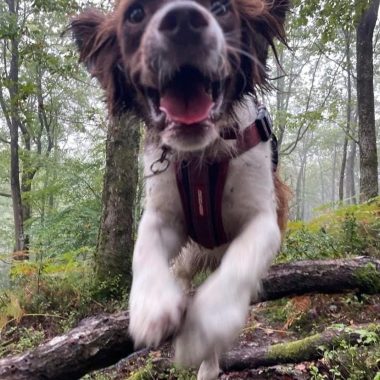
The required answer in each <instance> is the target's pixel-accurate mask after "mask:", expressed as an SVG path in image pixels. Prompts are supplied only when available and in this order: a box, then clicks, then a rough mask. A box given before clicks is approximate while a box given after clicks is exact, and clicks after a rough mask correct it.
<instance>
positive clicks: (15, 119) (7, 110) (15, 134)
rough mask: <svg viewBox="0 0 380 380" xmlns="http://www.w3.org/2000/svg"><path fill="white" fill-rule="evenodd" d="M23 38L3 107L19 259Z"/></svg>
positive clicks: (14, 52)
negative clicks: (20, 60)
mask: <svg viewBox="0 0 380 380" xmlns="http://www.w3.org/2000/svg"><path fill="white" fill-rule="evenodd" d="M7 4H8V12H9V15H10V16H11V17H13V18H14V19H15V21H14V22H15V23H16V22H17V19H18V2H17V1H16V0H9V1H8V2H7ZM19 43H20V40H19V36H18V35H17V34H15V35H14V36H13V37H12V39H11V40H10V63H9V72H8V75H6V76H5V79H6V80H7V86H6V87H7V89H8V92H9V106H7V105H6V100H5V97H4V95H3V92H2V91H0V102H1V108H2V110H3V112H4V114H5V115H6V120H7V124H8V128H9V132H10V137H11V141H10V151H11V160H10V182H11V194H12V207H13V220H14V230H15V245H14V251H15V253H16V254H15V258H16V259H20V258H24V257H23V256H24V255H23V253H24V252H25V250H26V245H25V233H24V218H23V205H22V197H21V185H20V158H19V128H20V124H21V120H20V114H21V112H20V109H19V102H20V99H19V95H20V94H19V58H20V57H19Z"/></svg>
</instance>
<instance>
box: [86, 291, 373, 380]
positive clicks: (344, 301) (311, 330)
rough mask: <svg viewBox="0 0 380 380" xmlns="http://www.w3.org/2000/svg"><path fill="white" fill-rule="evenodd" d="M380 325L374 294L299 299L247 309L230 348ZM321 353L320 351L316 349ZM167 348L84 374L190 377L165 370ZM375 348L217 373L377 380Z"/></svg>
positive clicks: (291, 379) (116, 379) (343, 347)
mask: <svg viewBox="0 0 380 380" xmlns="http://www.w3.org/2000/svg"><path fill="white" fill-rule="evenodd" d="M367 323H377V324H379V323H380V295H371V296H368V295H355V294H352V293H350V294H340V295H323V294H316V295H305V296H300V297H294V298H289V299H282V300H279V301H271V302H264V303H260V304H257V305H255V306H253V307H252V308H251V311H250V315H249V318H248V321H247V324H246V327H245V328H244V330H243V331H242V333H241V334H240V337H239V341H238V342H237V344H236V346H235V348H246V347H259V346H270V345H273V344H277V343H283V342H290V341H294V340H298V339H302V338H305V337H307V336H311V335H313V334H315V333H319V332H323V331H324V330H325V329H326V328H329V327H330V326H334V325H344V326H357V325H362V324H367ZM320 349H321V351H323V350H324V348H323V347H321V348H320ZM172 355H173V352H172V350H171V348H170V347H169V346H165V347H164V348H163V349H162V350H161V351H147V350H143V351H142V352H141V354H140V355H138V354H137V355H135V354H134V355H132V356H131V357H130V358H127V359H124V360H122V361H121V362H119V363H118V364H117V365H115V366H113V367H110V368H108V369H105V370H102V371H97V372H94V373H92V374H91V375H87V376H85V377H84V379H94V380H108V379H109V380H111V379H112V380H126V379H130V380H148V379H170V380H174V379H179V380H187V379H188V380H192V379H195V378H196V376H195V372H191V371H183V370H179V369H176V368H175V367H168V366H167V364H166V365H164V368H163V364H162V363H167V362H168V361H167V359H166V358H171V357H172ZM379 375H380V345H379V342H378V341H377V342H376V344H374V345H372V346H368V347H366V348H364V349H363V348H361V347H359V346H358V345H347V344H340V345H339V346H338V347H336V349H335V348H334V349H333V350H326V351H325V352H323V357H322V358H321V359H319V360H315V361H308V362H300V363H296V364H284V365H279V366H274V367H267V368H264V367H262V368H258V369H254V370H245V371H237V372H228V373H221V375H220V379H221V380H232V379H252V380H253V379H255V380H261V379H272V380H276V379H287V380H302V379H369V380H373V379H376V380H377V379H378V378H379Z"/></svg>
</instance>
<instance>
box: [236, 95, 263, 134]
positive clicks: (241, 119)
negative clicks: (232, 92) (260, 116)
mask: <svg viewBox="0 0 380 380" xmlns="http://www.w3.org/2000/svg"><path fill="white" fill-rule="evenodd" d="M257 113H258V109H257V102H256V100H255V99H254V98H253V97H252V96H248V95H246V96H245V97H244V98H243V99H242V100H241V101H240V102H239V103H237V104H236V105H235V106H234V109H233V115H234V119H235V123H236V125H237V126H238V127H239V132H240V133H241V132H243V131H244V129H246V128H247V127H249V126H250V125H251V124H252V123H253V122H254V121H255V120H256V118H257Z"/></svg>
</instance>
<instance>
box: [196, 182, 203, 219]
mask: <svg viewBox="0 0 380 380" xmlns="http://www.w3.org/2000/svg"><path fill="white" fill-rule="evenodd" d="M203 193H204V190H203V189H202V188H200V187H198V188H197V198H198V214H199V215H200V216H205V210H204V206H203V199H204V195H203Z"/></svg>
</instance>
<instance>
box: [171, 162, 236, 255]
mask: <svg viewBox="0 0 380 380" xmlns="http://www.w3.org/2000/svg"><path fill="white" fill-rule="evenodd" d="M227 172H228V161H223V162H221V163H214V164H202V165H201V166H199V163H198V162H194V161H189V162H187V161H182V162H180V163H177V164H176V178H177V186H178V189H179V193H180V196H181V201H182V207H183V211H184V214H185V218H186V224H187V228H188V233H189V235H190V237H191V238H192V239H193V240H194V241H196V242H197V243H198V244H201V245H202V246H204V247H205V248H210V249H211V248H214V247H216V246H219V245H222V244H225V243H227V237H226V234H225V231H224V227H223V220H222V197H223V189H224V185H225V181H226V178H227Z"/></svg>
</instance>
